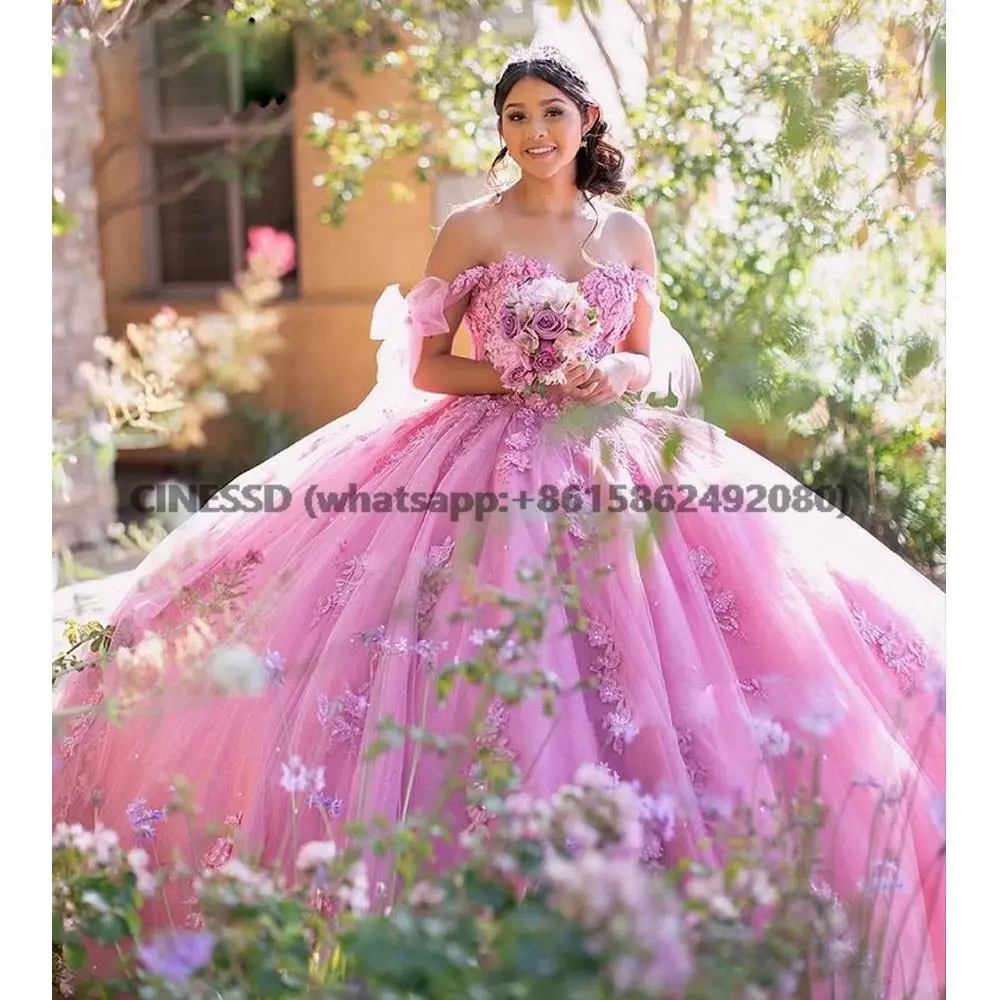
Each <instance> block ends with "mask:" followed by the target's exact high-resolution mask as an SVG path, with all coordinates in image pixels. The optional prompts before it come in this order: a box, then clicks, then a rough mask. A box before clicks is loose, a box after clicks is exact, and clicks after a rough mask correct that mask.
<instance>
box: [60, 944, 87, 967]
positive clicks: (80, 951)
mask: <svg viewBox="0 0 1000 1000" xmlns="http://www.w3.org/2000/svg"><path fill="white" fill-rule="evenodd" d="M63 958H64V959H65V961H66V967H67V968H68V969H71V970H72V971H74V972H75V971H76V970H77V969H82V968H83V965H84V962H86V961H87V949H86V948H84V946H83V945H82V944H81V943H80V942H79V941H67V942H66V943H65V944H64V945H63Z"/></svg>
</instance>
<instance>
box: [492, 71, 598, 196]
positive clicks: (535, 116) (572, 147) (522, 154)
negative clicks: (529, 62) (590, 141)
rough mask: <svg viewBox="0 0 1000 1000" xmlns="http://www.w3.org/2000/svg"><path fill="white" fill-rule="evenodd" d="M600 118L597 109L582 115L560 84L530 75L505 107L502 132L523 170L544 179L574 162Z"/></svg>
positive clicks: (513, 93)
mask: <svg viewBox="0 0 1000 1000" xmlns="http://www.w3.org/2000/svg"><path fill="white" fill-rule="evenodd" d="M596 119H597V108H594V107H590V108H587V111H586V114H585V115H582V114H581V113H580V111H579V109H578V108H577V106H576V105H575V104H574V103H573V101H572V100H571V99H570V98H569V97H568V96H567V95H566V94H564V93H563V92H562V91H561V90H560V89H559V88H558V87H553V86H552V84H551V83H546V82H545V81H544V80H538V79H536V78H535V77H531V76H527V77H524V79H522V80H518V82H517V83H515V84H514V86H513V87H512V88H511V91H510V93H509V94H508V95H507V100H506V102H505V103H504V106H503V108H501V111H500V135H501V137H502V139H503V141H504V144H505V145H506V146H507V149H508V151H509V153H510V156H511V157H512V158H513V160H514V162H515V163H516V164H517V165H518V166H519V167H520V168H521V170H522V172H524V173H526V174H530V175H531V176H533V177H538V178H540V179H542V178H548V177H552V176H553V175H554V174H556V173H558V172H559V171H560V170H563V169H564V168H565V167H566V166H567V165H569V164H572V163H573V162H574V160H575V159H576V154H577V152H578V151H579V149H580V140H581V139H582V138H583V135H584V133H585V132H586V131H587V129H589V128H590V126H591V125H592V124H593V123H594V121H595V120H596Z"/></svg>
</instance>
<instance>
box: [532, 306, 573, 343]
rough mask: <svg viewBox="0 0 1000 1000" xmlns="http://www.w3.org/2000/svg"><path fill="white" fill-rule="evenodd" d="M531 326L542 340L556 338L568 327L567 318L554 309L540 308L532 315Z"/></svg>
mask: <svg viewBox="0 0 1000 1000" xmlns="http://www.w3.org/2000/svg"><path fill="white" fill-rule="evenodd" d="M531 328H532V330H534V331H535V333H537V334H538V336H539V337H540V338H541V339H542V340H555V339H556V337H558V336H559V334H560V333H562V332H563V330H565V329H566V320H565V318H564V317H563V316H562V315H561V314H560V313H557V312H556V311H555V310H554V309H539V310H538V312H536V313H535V315H534V316H533V317H532V320H531Z"/></svg>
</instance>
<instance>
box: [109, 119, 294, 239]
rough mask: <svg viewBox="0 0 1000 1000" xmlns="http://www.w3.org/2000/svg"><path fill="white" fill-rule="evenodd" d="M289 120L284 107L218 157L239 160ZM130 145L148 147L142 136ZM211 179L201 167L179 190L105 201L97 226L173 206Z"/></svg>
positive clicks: (250, 127)
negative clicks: (149, 209)
mask: <svg viewBox="0 0 1000 1000" xmlns="http://www.w3.org/2000/svg"><path fill="white" fill-rule="evenodd" d="M289 118H291V108H290V107H285V108H283V109H282V110H281V112H280V113H278V114H275V115H271V116H270V117H268V118H267V120H265V121H263V122H257V123H255V124H253V125H248V126H246V127H245V128H243V129H242V130H241V131H240V134H239V136H238V137H237V138H235V139H231V140H230V141H229V142H228V143H227V145H226V149H225V152H224V153H223V154H221V155H222V156H223V157H224V158H227V159H237V160H238V159H239V158H240V157H242V156H244V155H246V154H247V153H250V152H252V151H253V149H254V148H255V147H256V146H257V145H259V144H260V143H261V142H264V141H266V140H268V139H271V138H273V137H274V136H275V135H279V134H281V132H283V131H284V124H285V121H286V119H289ZM131 144H132V145H136V146H139V145H147V142H146V141H145V140H144V139H143V137H142V136H136V137H135V141H134V143H131ZM129 145H130V143H129V142H128V141H127V140H123V141H122V142H120V143H118V144H117V148H122V147H128V146H129ZM107 159H110V155H108V156H107V157H106V159H105V162H106V160H107ZM213 179H215V174H214V172H213V171H212V169H211V167H203V168H201V169H200V170H199V171H198V172H197V173H196V174H195V176H194V177H191V178H189V179H188V180H187V181H185V182H184V183H183V184H181V185H180V186H179V187H176V188H168V189H166V190H163V191H157V190H155V189H149V188H146V189H143V190H142V191H138V192H133V193H131V194H129V195H125V196H123V197H121V198H117V199H113V200H109V201H104V202H102V204H101V205H100V207H99V209H98V226H99V227H103V226H105V225H106V224H107V223H108V222H109V220H111V219H112V218H114V217H115V216H116V215H119V214H121V213H122V212H126V211H128V210H130V209H134V208H139V207H141V206H143V205H149V206H153V207H162V206H165V205H174V204H176V203H177V202H179V201H182V200H183V199H184V198H187V197H188V196H189V195H192V194H194V193H195V192H196V191H197V190H198V189H199V188H201V187H202V186H203V185H205V184H206V183H208V181H210V180H213Z"/></svg>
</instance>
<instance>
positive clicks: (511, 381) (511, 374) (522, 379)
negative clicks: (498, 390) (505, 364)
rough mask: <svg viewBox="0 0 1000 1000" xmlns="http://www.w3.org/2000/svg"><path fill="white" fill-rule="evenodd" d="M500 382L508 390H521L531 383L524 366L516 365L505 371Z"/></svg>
mask: <svg viewBox="0 0 1000 1000" xmlns="http://www.w3.org/2000/svg"><path fill="white" fill-rule="evenodd" d="M500 381H501V382H503V384H504V385H505V386H507V388H508V389H523V388H524V387H525V386H526V385H527V384H528V383H529V382H530V381H531V376H530V373H529V372H528V369H527V368H525V366H524V365H520V364H518V365H512V366H511V367H510V368H507V369H505V370H504V373H503V374H502V375H501V376H500Z"/></svg>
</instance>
